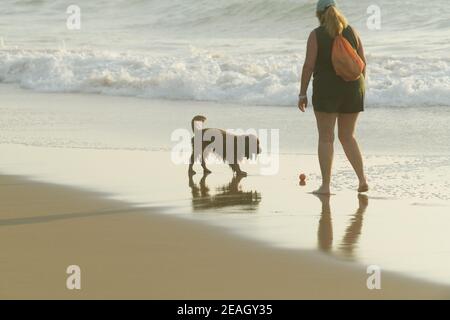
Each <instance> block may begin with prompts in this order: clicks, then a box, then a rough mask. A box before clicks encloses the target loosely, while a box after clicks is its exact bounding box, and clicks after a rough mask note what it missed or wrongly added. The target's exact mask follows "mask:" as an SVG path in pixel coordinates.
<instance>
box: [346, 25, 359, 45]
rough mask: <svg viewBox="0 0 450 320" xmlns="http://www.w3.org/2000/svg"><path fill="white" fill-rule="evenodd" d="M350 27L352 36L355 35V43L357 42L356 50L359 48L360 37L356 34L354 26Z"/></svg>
mask: <svg viewBox="0 0 450 320" xmlns="http://www.w3.org/2000/svg"><path fill="white" fill-rule="evenodd" d="M348 28H349V29H350V31H351V34H352V37H353V39H354V40H355V43H356V51H358V49H359V40H358V37H357V36H356V33H355V31H354V30H353V28H352V27H351V26H350V25H348Z"/></svg>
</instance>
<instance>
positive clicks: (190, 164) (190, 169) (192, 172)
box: [188, 151, 196, 176]
mask: <svg viewBox="0 0 450 320" xmlns="http://www.w3.org/2000/svg"><path fill="white" fill-rule="evenodd" d="M193 167H194V151H192V155H191V160H190V162H189V171H188V173H189V175H190V176H193V175H195V173H196V172H195V171H194V168H193Z"/></svg>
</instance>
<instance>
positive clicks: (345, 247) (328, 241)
mask: <svg viewBox="0 0 450 320" xmlns="http://www.w3.org/2000/svg"><path fill="white" fill-rule="evenodd" d="M317 197H318V198H319V199H320V202H321V203H322V212H321V218H320V221H319V229H318V231H317V237H318V247H319V249H320V250H321V251H324V252H327V253H330V252H331V251H332V248H333V221H332V217H331V208H330V196H329V195H328V196H327V195H317ZM368 205H369V198H368V197H367V196H366V195H363V194H359V195H358V209H357V210H356V213H355V214H354V215H353V216H352V218H351V221H350V224H349V226H348V227H347V229H346V231H345V235H344V237H343V239H342V242H341V244H340V245H339V254H340V255H342V256H344V257H346V258H349V259H353V258H354V251H355V249H356V248H357V246H358V240H359V238H360V236H361V231H362V226H363V219H364V213H365V212H366V209H367V207H368Z"/></svg>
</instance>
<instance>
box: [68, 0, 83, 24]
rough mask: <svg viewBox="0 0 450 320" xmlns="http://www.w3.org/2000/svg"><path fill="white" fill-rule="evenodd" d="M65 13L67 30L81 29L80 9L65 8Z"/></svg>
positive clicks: (71, 6)
mask: <svg viewBox="0 0 450 320" xmlns="http://www.w3.org/2000/svg"><path fill="white" fill-rule="evenodd" d="M66 13H67V14H68V15H69V16H68V17H67V20H66V26H67V29H69V30H80V29H81V9H80V7H79V6H77V5H74V4H73V5H70V6H68V7H67V10H66Z"/></svg>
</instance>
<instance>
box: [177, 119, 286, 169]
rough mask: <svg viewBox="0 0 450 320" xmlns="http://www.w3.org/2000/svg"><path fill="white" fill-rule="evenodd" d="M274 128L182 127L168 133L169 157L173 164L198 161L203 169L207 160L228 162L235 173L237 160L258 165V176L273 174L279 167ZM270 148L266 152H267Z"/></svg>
mask: <svg viewBox="0 0 450 320" xmlns="http://www.w3.org/2000/svg"><path fill="white" fill-rule="evenodd" d="M279 138H280V133H279V130H278V129H270V130H269V129H259V130H256V129H248V130H242V129H228V130H219V129H205V130H203V131H202V130H197V129H196V130H194V135H193V136H192V133H191V132H190V131H188V130H186V129H181V128H180V129H177V130H175V131H173V132H172V135H171V140H172V142H175V143H176V144H175V145H174V146H173V148H172V153H171V159H172V162H173V163H175V164H177V165H181V164H184V165H187V164H189V165H190V166H191V169H192V165H193V164H194V163H197V162H201V163H202V166H203V167H204V169H205V168H206V164H205V161H206V160H207V159H208V163H223V162H226V163H228V164H229V165H230V166H231V167H232V168H235V169H236V170H237V171H238V172H240V169H239V163H241V162H244V163H245V162H247V163H250V164H259V165H260V167H259V169H260V173H261V174H262V175H275V174H277V173H278V170H279ZM269 148H270V152H269Z"/></svg>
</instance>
